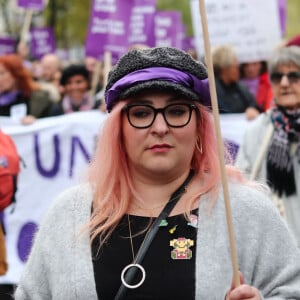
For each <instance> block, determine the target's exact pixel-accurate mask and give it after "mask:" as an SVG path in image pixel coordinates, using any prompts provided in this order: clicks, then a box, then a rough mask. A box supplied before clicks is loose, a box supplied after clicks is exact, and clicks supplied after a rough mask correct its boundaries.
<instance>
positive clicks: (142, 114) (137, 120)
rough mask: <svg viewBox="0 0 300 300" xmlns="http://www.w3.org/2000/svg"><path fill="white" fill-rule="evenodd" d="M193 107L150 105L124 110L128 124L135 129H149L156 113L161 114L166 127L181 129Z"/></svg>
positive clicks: (128, 107)
mask: <svg viewBox="0 0 300 300" xmlns="http://www.w3.org/2000/svg"><path fill="white" fill-rule="evenodd" d="M194 107H195V106H194V105H190V104H171V105H168V106H166V107H164V108H154V107H152V106H151V105H128V106H127V108H126V110H127V117H128V120H129V122H130V124H131V125H132V126H134V127H136V128H147V127H150V126H151V125H152V124H153V122H154V120H155V118H156V116H157V114H158V113H162V115H163V117H164V120H165V121H166V123H167V124H168V126H171V127H183V126H185V125H187V124H188V123H189V121H190V119H191V112H192V109H193V108H194Z"/></svg>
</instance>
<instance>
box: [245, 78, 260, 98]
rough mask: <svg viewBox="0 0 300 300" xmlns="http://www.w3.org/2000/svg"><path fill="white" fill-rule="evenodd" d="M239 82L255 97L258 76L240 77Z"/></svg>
mask: <svg viewBox="0 0 300 300" xmlns="http://www.w3.org/2000/svg"><path fill="white" fill-rule="evenodd" d="M241 82H242V83H243V84H244V85H245V86H246V87H247V88H248V90H249V92H250V93H251V94H252V95H253V96H254V97H256V94H257V90H258V86H259V77H257V78H254V79H247V78H242V79H241Z"/></svg>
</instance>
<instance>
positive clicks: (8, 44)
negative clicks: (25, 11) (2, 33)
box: [0, 37, 17, 55]
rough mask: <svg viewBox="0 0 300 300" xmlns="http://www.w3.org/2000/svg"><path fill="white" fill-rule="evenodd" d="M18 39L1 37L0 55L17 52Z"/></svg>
mask: <svg viewBox="0 0 300 300" xmlns="http://www.w3.org/2000/svg"><path fill="white" fill-rule="evenodd" d="M16 45H17V40H16V39H15V38H13V37H0V55H4V54H10V53H15V51H16Z"/></svg>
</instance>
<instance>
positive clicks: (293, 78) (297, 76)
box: [270, 71, 300, 84]
mask: <svg viewBox="0 0 300 300" xmlns="http://www.w3.org/2000/svg"><path fill="white" fill-rule="evenodd" d="M283 76H286V77H287V78H288V80H289V83H297V82H298V81H299V80H300V72H295V71H294V72H289V73H286V74H284V73H281V72H274V73H272V74H271V76H270V78H271V81H272V82H273V83H274V84H279V83H280V82H281V80H282V77H283Z"/></svg>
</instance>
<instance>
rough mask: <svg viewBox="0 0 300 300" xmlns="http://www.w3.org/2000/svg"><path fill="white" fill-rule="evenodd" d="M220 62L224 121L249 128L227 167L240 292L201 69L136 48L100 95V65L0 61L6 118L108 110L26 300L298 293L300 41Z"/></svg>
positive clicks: (225, 49)
mask: <svg viewBox="0 0 300 300" xmlns="http://www.w3.org/2000/svg"><path fill="white" fill-rule="evenodd" d="M212 58H213V64H214V66H213V67H214V73H215V79H216V92H217V101H218V104H219V109H220V113H244V114H245V117H246V118H247V119H248V120H252V122H251V123H250V125H249V127H248V128H247V130H246V132H245V136H244V139H243V142H242V144H241V145H240V148H239V151H238V155H237V158H236V160H235V161H234V163H233V164H231V165H230V166H229V165H228V166H226V173H227V176H228V181H229V194H230V203H231V209H232V221H233V225H234V230H235V243H236V248H237V257H238V263H239V271H240V278H239V284H236V281H235V278H234V273H233V271H232V262H231V248H230V241H229V236H228V232H227V224H226V207H225V204H224V199H223V198H224V197H225V196H224V193H223V187H222V185H221V166H220V165H219V162H218V149H217V148H218V143H217V141H216V136H215V129H214V121H213V118H212V114H211V99H210V95H209V84H208V78H207V77H208V76H207V69H206V66H205V61H203V62H201V61H200V60H197V59H194V58H193V57H192V56H191V55H190V54H188V53H186V52H184V51H181V50H179V49H176V48H171V47H157V48H148V47H146V48H144V47H143V49H137V48H133V49H130V50H129V51H128V52H127V53H126V54H125V55H124V56H123V57H122V58H121V59H120V60H119V61H118V62H117V63H116V65H114V66H113V67H112V69H111V71H110V72H109V74H108V80H107V84H106V85H105V86H103V78H104V77H105V76H106V75H105V74H102V75H101V76H100V78H99V80H98V84H97V88H96V89H95V91H93V92H92V93H91V84H92V78H93V71H94V66H95V63H96V62H95V60H94V59H92V58H86V60H85V61H84V62H82V63H80V64H78V63H76V64H68V65H64V66H63V63H62V62H61V61H60V60H59V59H58V57H57V56H55V55H54V54H47V55H45V57H43V58H42V59H41V61H40V63H39V65H38V66H35V68H33V69H30V70H29V69H28V68H27V67H26V66H25V64H24V62H23V61H22V59H21V58H20V56H19V55H18V54H9V55H3V56H0V115H1V116H9V117H11V118H14V119H16V120H19V121H20V122H21V123H22V124H24V125H27V124H32V123H33V122H34V121H35V119H36V118H43V117H52V116H58V115H63V114H68V113H75V112H78V111H84V110H91V109H103V104H105V110H106V112H107V119H106V121H105V124H104V125H103V128H102V130H101V133H100V135H99V139H98V145H97V149H96V152H95V154H94V158H93V160H92V162H91V164H90V165H89V168H88V176H87V179H86V182H84V183H82V184H81V185H79V186H77V187H74V188H72V189H70V190H68V191H66V192H64V193H63V194H62V195H61V196H59V197H58V199H56V200H55V201H54V203H53V205H52V207H51V208H50V209H49V211H48V212H47V215H46V217H45V218H44V219H43V221H42V224H41V226H40V228H39V230H38V233H37V235H36V238H35V241H34V245H33V248H32V251H31V253H30V256H29V258H28V261H27V263H26V265H25V269H24V271H23V273H22V276H21V280H20V282H19V283H18V286H17V289H16V291H15V294H14V297H15V299H16V300H18V299H20V300H21V299H41V300H42V299H57V300H59V299H169V298H173V299H179V298H183V299H226V300H242V299H255V300H259V299H260V300H263V299H300V221H299V220H300V219H299V214H300V179H299V178H300V46H299V45H298V46H297V45H285V46H282V47H280V48H278V49H276V50H274V53H272V55H271V57H270V59H269V60H267V61H255V62H249V63H240V62H239V61H238V56H237V54H236V52H235V50H234V48H233V47H232V46H228V45H223V46H220V47H216V48H214V49H213V50H212ZM99 95H100V96H99ZM225 152H226V149H225ZM1 299H2V298H1Z"/></svg>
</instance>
